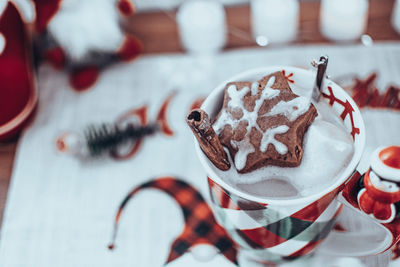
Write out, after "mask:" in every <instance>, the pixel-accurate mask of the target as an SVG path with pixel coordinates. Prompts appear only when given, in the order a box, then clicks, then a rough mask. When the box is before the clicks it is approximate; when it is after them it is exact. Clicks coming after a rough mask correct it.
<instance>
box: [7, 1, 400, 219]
mask: <svg viewBox="0 0 400 267" xmlns="http://www.w3.org/2000/svg"><path fill="white" fill-rule="evenodd" d="M393 4H394V0H370V8H369V19H368V28H367V34H369V35H370V36H371V37H372V38H373V39H374V40H377V41H381V40H391V41H400V35H399V34H398V33H396V32H395V31H394V29H393V28H392V27H391V24H390V16H391V13H392V9H393ZM226 12H227V23H228V31H229V37H228V43H227V46H226V49H234V48H239V47H252V46H255V45H256V44H255V43H254V41H253V40H252V39H251V35H250V20H249V16H250V11H249V7H248V6H233V7H228V8H227V9H226ZM174 16H175V12H173V11H171V12H168V13H165V12H146V13H138V14H136V15H134V16H133V17H132V18H130V19H129V20H128V23H127V25H126V28H127V30H128V31H130V32H132V33H133V34H135V35H136V36H137V37H138V38H139V39H141V40H142V42H143V44H144V53H167V52H183V50H182V48H181V45H180V42H179V37H178V31H177V26H176V23H175V21H174ZM318 24H319V1H315V2H301V5H300V29H299V38H298V39H297V40H296V41H295V43H297V44H311V43H313V44H315V43H319V44H321V43H325V44H327V43H330V42H329V41H328V40H326V39H325V38H324V37H323V36H322V35H321V34H320V32H319V29H318ZM17 141H18V138H15V139H14V140H12V141H9V142H7V143H0V222H1V221H2V217H3V212H4V207H5V202H6V197H7V191H8V186H9V183H10V176H11V171H12V166H13V161H14V155H15V150H16V146H17Z"/></svg>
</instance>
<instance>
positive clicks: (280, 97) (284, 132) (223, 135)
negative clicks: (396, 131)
mask: <svg viewBox="0 0 400 267" xmlns="http://www.w3.org/2000/svg"><path fill="white" fill-rule="evenodd" d="M310 90H311V88H291V87H290V86H289V84H288V82H287V80H286V78H285V76H284V75H283V74H282V73H281V72H275V73H272V74H269V75H266V76H264V77H263V78H262V79H260V80H258V81H243V82H232V83H228V84H227V85H226V86H225V89H224V101H223V104H222V107H221V109H220V111H219V112H218V114H217V115H216V116H215V117H214V118H208V115H207V114H206V113H205V112H204V111H202V110H195V111H192V113H191V114H190V115H189V116H188V120H187V121H188V123H189V125H190V126H191V128H192V130H193V131H194V132H195V134H196V137H197V139H198V140H199V142H200V147H201V148H202V150H203V152H204V153H205V154H206V155H207V157H208V158H209V159H210V161H211V162H212V163H213V164H212V168H214V169H215V172H216V173H217V174H218V175H219V176H220V177H221V178H222V179H223V180H225V181H226V182H228V183H230V184H231V185H233V186H235V187H236V188H238V189H240V190H242V191H245V192H248V193H250V194H253V195H257V196H261V197H269V198H297V197H302V196H307V195H310V194H314V193H317V192H319V191H320V190H322V189H323V188H325V187H327V186H329V185H331V184H332V183H333V182H334V181H335V177H337V176H338V175H340V172H341V170H343V169H344V167H345V166H346V164H347V162H348V161H349V159H350V158H351V156H352V154H353V142H352V139H351V136H350V134H349V133H347V132H346V129H345V127H344V125H343V122H342V121H341V119H340V118H339V117H338V116H337V115H336V114H335V113H334V112H332V109H331V107H330V106H329V105H328V104H327V103H325V102H323V101H320V102H318V103H312V101H311V99H310V94H309V92H310ZM203 118H206V119H203ZM196 119H197V120H196ZM196 124H197V125H196ZM205 128H207V134H204V132H205V131H204V129H205ZM199 129H203V132H201V130H199Z"/></svg>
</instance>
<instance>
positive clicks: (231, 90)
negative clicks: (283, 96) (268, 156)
mask: <svg viewBox="0 0 400 267" xmlns="http://www.w3.org/2000/svg"><path fill="white" fill-rule="evenodd" d="M274 83H275V76H272V77H271V78H270V79H269V80H268V82H267V84H266V85H265V88H264V89H263V91H262V92H261V96H260V98H258V99H257V100H256V101H255V105H254V109H253V111H248V110H247V109H245V107H244V103H243V97H244V96H245V95H246V94H247V93H248V92H249V91H251V94H252V95H256V94H257V92H258V83H257V82H254V83H252V85H251V90H250V88H249V87H247V86H246V87H243V88H242V89H241V90H240V91H238V90H237V87H236V86H235V85H230V86H229V87H228V89H227V93H228V96H229V98H230V99H229V102H228V103H227V106H228V107H230V108H231V109H235V108H240V109H241V110H242V112H243V116H242V117H241V118H240V119H235V118H233V116H232V115H231V114H230V113H228V112H227V111H226V110H225V109H224V110H223V111H222V112H221V115H220V116H219V118H218V120H217V121H216V122H215V123H214V125H213V128H214V131H215V132H216V133H217V134H219V133H220V132H221V131H222V130H223V129H224V127H225V126H226V125H230V126H231V127H232V129H233V128H235V127H236V125H237V124H239V123H240V122H241V121H247V127H246V135H245V137H244V138H243V139H242V140H241V141H235V140H231V145H232V146H233V147H234V148H235V149H238V151H237V153H236V155H235V159H234V161H235V166H236V169H238V170H241V169H243V168H244V167H245V166H246V161H247V156H248V155H249V154H250V153H252V152H255V148H254V146H253V144H251V143H250V138H249V134H250V131H251V129H252V128H255V129H257V130H258V131H260V132H261V133H263V137H262V140H261V148H260V151H262V152H265V150H266V149H267V147H268V144H273V145H274V146H275V149H276V151H278V153H280V154H286V153H287V147H286V146H285V145H284V144H282V143H281V142H279V141H277V140H276V139H275V134H280V133H285V132H287V131H288V130H289V127H288V126H286V125H280V126H278V127H276V128H273V129H269V130H267V131H266V132H265V133H264V131H263V130H261V128H260V127H259V126H258V124H257V119H258V112H259V110H260V108H261V106H262V104H263V103H264V101H265V100H267V99H272V98H274V97H276V96H278V95H279V94H280V90H277V89H273V88H271V86H272V85H273V84H274ZM264 147H265V148H264Z"/></svg>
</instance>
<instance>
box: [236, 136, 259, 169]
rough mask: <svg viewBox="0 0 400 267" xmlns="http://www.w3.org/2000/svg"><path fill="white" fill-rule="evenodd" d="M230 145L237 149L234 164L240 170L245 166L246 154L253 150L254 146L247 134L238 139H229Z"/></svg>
mask: <svg viewBox="0 0 400 267" xmlns="http://www.w3.org/2000/svg"><path fill="white" fill-rule="evenodd" d="M231 145H232V146H233V147H234V148H236V149H238V151H237V153H236V155H235V166H236V168H237V169H238V170H241V169H243V168H244V167H245V166H246V161H247V156H248V155H249V154H250V153H253V152H254V151H255V149H254V146H253V145H252V144H251V143H250V139H249V136H248V135H246V136H245V137H244V138H243V139H242V140H240V141H235V140H231Z"/></svg>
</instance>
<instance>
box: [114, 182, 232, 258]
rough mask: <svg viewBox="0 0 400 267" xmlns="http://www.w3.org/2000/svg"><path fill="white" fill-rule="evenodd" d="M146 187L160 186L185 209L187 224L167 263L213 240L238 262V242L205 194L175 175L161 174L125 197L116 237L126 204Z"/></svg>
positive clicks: (173, 246) (173, 243)
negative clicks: (222, 222)
mask: <svg viewBox="0 0 400 267" xmlns="http://www.w3.org/2000/svg"><path fill="white" fill-rule="evenodd" d="M143 189H158V190H161V191H163V192H165V193H167V194H168V195H170V196H171V197H173V198H174V199H175V201H176V202H177V203H178V204H179V206H180V208H181V210H182V213H183V217H184V220H185V227H184V229H183V232H182V233H181V234H180V235H179V236H178V237H177V238H176V239H175V240H174V241H173V242H172V245H171V248H170V252H169V255H168V259H167V261H166V263H169V262H171V261H173V260H175V259H177V258H179V257H180V256H182V255H183V254H184V253H185V252H187V251H188V250H189V249H190V248H191V247H193V246H195V245H198V244H209V245H212V246H214V247H216V248H217V249H218V251H219V252H220V253H221V254H222V255H224V256H225V257H226V258H227V259H228V260H229V261H231V262H233V263H234V264H237V247H236V244H235V243H234V242H233V240H232V239H231V238H230V236H229V235H228V234H227V232H226V231H225V229H224V228H222V227H221V226H220V225H219V224H218V223H217V222H216V220H215V218H214V214H213V213H212V211H211V209H210V207H209V206H208V204H207V203H206V201H205V200H204V198H203V196H202V195H201V194H200V193H199V192H198V190H197V189H195V188H194V187H192V186H191V185H189V184H188V183H186V182H184V181H182V180H180V179H177V178H174V177H161V178H158V179H155V180H152V181H149V182H147V183H144V184H142V185H139V186H138V187H135V188H134V189H133V190H132V191H131V192H130V193H129V194H128V195H127V196H126V197H125V199H124V200H123V201H122V203H121V204H120V207H119V209H118V212H117V214H116V217H115V222H114V223H115V225H114V236H113V239H114V240H115V237H116V233H117V228H118V222H119V220H120V218H121V214H122V211H123V209H124V207H125V206H126V204H127V203H128V201H129V200H130V199H131V198H132V197H133V196H134V195H135V194H136V193H137V192H139V191H141V190H143ZM114 240H113V242H112V244H111V245H110V246H109V247H110V249H112V248H113V247H114Z"/></svg>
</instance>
